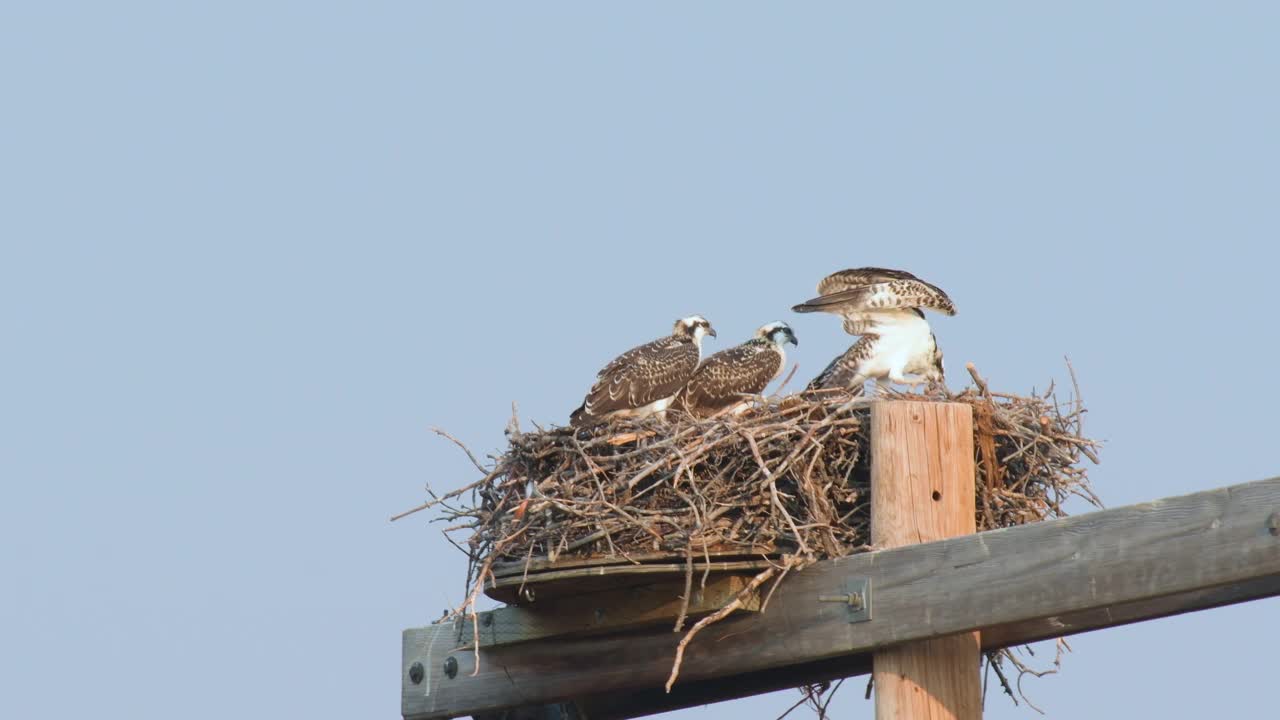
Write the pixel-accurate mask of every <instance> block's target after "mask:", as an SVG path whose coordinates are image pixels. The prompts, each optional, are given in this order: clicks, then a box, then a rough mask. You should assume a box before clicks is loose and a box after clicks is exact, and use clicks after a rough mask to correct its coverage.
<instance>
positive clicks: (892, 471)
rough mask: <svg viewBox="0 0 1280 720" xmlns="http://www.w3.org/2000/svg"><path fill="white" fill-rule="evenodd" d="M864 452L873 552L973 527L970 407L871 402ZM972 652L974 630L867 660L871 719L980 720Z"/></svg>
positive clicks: (977, 658) (975, 651)
mask: <svg viewBox="0 0 1280 720" xmlns="http://www.w3.org/2000/svg"><path fill="white" fill-rule="evenodd" d="M870 452H871V542H872V544H873V545H874V546H875V547H877V548H892V547H900V546H903V545H912V544H916V543H923V542H932V541H935V540H943V539H946V538H950V537H955V536H957V535H969V534H972V533H973V532H974V531H975V530H976V529H977V527H976V523H975V519H974V518H975V513H974V465H973V412H972V409H971V407H970V406H969V405H967V404H960V403H923V402H906V401H897V402H876V403H874V404H873V405H872V406H871V451H870ZM935 601H936V602H939V603H944V602H947V599H946V598H945V597H941V596H939V597H937V598H935ZM877 605H879V603H877ZM979 645H980V643H979V638H978V633H964V634H962V635H953V636H950V637H943V638H936V639H932V640H922V641H919V642H914V643H908V644H905V645H900V646H897V647H894V648H890V649H888V650H884V651H881V652H878V653H876V654H875V660H874V668H875V669H874V677H875V693H876V696H875V700H876V719H877V720H912V719H914V718H925V719H928V720H933V719H936V720H976V719H977V718H980V717H982V682H981V676H980V673H979V669H980V666H981V657H982V656H981V652H980V648H979Z"/></svg>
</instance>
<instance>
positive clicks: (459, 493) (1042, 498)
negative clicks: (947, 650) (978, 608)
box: [397, 366, 1101, 702]
mask: <svg viewBox="0 0 1280 720" xmlns="http://www.w3.org/2000/svg"><path fill="white" fill-rule="evenodd" d="M969 372H970V374H971V375H972V376H973V379H974V381H975V386H974V387H971V388H969V389H966V390H964V391H963V392H958V393H952V392H950V391H947V390H945V389H942V388H935V389H933V390H931V391H930V392H929V393H927V394H924V395H917V394H907V393H895V392H888V393H887V394H885V395H882V396H881V397H885V398H887V399H895V400H916V401H923V400H928V401H951V402H960V403H967V404H969V405H971V406H972V407H973V417H974V453H975V458H974V459H975V463H976V467H977V482H976V492H977V497H976V501H977V502H976V513H977V518H976V520H977V527H978V530H980V531H981V530H991V529H995V528H1002V527H1010V526H1013V525H1022V524H1025V523H1029V522H1036V521H1039V520H1044V519H1047V518H1054V517H1062V516H1064V515H1065V514H1066V513H1065V511H1064V510H1063V504H1064V503H1065V502H1066V500H1067V499H1068V498H1069V497H1070V496H1072V495H1076V496H1079V497H1082V498H1084V499H1085V500H1086V501H1088V502H1090V503H1092V504H1094V505H1100V504H1101V503H1100V502H1099V500H1098V498H1097V497H1096V496H1095V495H1094V493H1093V490H1092V489H1091V487H1090V484H1089V480H1088V476H1087V472H1086V469H1085V468H1084V467H1083V466H1082V463H1081V459H1082V458H1088V459H1089V460H1091V461H1092V462H1094V463H1097V462H1098V458H1097V455H1096V450H1097V443H1095V442H1094V441H1092V440H1089V439H1087V438H1086V437H1084V435H1083V432H1082V428H1083V422H1082V421H1083V417H1084V414H1085V409H1084V406H1083V403H1082V402H1081V401H1080V396H1079V389H1078V387H1076V388H1075V391H1074V393H1073V394H1072V399H1071V400H1069V401H1068V402H1066V403H1061V402H1059V401H1058V399H1057V396H1056V394H1055V392H1054V389H1053V387H1052V386H1050V388H1049V389H1048V390H1047V391H1045V392H1043V393H1039V394H1036V393H1032V394H1030V395H1027V396H1020V395H1012V394H1007V393H999V392H992V391H991V390H990V389H989V387H988V386H987V383H986V381H985V380H984V379H983V378H982V377H981V376H980V375H979V374H978V372H977V371H976V370H975V369H974V368H973V367H972V366H969ZM1072 381H1073V384H1074V376H1073V378H1072ZM869 430H870V402H869V401H868V400H867V399H866V398H854V397H853V396H851V395H848V394H846V393H824V394H820V395H813V394H801V395H791V396H787V397H783V398H777V397H772V398H768V399H766V398H759V399H758V402H757V404H756V406H755V407H754V408H753V409H752V410H750V411H748V412H747V413H746V414H743V415H741V416H737V417H718V418H710V419H703V420H699V419H695V418H691V417H688V416H683V415H681V416H676V417H674V418H668V421H667V422H662V421H657V420H649V421H631V422H622V423H612V424H609V425H603V426H599V427H596V428H590V429H576V428H554V429H551V430H543V429H542V428H538V429H537V431H536V432H521V431H520V429H519V423H518V421H517V420H516V418H514V417H513V418H512V422H511V424H510V425H509V426H508V429H507V439H508V446H507V449H506V452H504V453H503V454H502V455H500V456H497V457H494V458H493V460H494V464H493V465H492V466H491V467H484V466H483V465H481V463H480V462H479V461H477V460H476V458H475V457H474V455H472V454H471V452H470V451H469V450H467V449H466V448H465V446H463V450H465V451H466V452H467V454H468V456H470V457H471V459H472V462H473V463H475V465H476V467H477V468H478V469H479V470H480V471H481V472H482V473H483V474H484V475H483V477H482V478H481V479H480V480H478V481H476V482H474V483H472V484H470V485H467V486H466V487H463V488H459V489H458V490H455V491H453V492H451V493H449V494H448V495H445V496H442V497H435V496H434V495H433V499H432V500H431V501H430V502H428V503H425V504H424V505H422V506H420V507H418V508H415V509H413V510H410V511H409V512H415V511H417V510H421V509H425V508H428V507H435V506H439V507H441V508H443V510H444V512H443V517H442V518H441V519H445V520H448V521H450V524H451V526H450V527H448V528H446V531H445V533H446V537H449V538H450V541H451V542H453V543H454V545H455V546H457V547H458V548H459V549H461V550H462V551H463V552H465V553H466V554H467V556H468V557H469V559H470V563H469V567H468V573H467V576H468V577H467V600H466V601H465V602H464V603H463V605H462V606H461V607H459V608H457V609H456V610H454V611H453V613H451V614H448V615H447V616H448V617H459V616H462V615H470V616H471V617H472V618H473V620H474V618H475V613H476V600H477V599H478V597H479V595H480V593H481V591H482V590H483V589H484V587H485V584H486V581H487V580H489V579H491V578H492V577H493V572H492V571H493V567H494V564H495V563H503V564H505V563H510V562H521V561H523V562H524V563H526V565H525V567H526V569H527V568H528V565H527V563H528V562H529V561H530V560H534V559H536V560H542V559H544V558H545V559H547V560H551V561H555V560H557V559H559V560H565V559H570V558H573V559H579V558H599V557H601V556H605V557H608V558H616V559H617V562H618V563H619V564H626V563H629V562H636V561H638V559H640V556H644V557H643V559H645V560H652V559H654V557H655V553H656V554H657V556H658V557H662V556H667V555H669V556H671V557H672V558H678V559H681V560H684V561H686V564H687V567H688V568H689V570H688V572H687V574H688V575H689V576H690V577H689V578H686V588H687V587H688V583H689V581H690V578H691V576H692V567H693V566H692V560H693V559H694V558H698V559H702V558H704V557H705V558H706V559H708V560H710V558H711V556H712V555H713V554H714V555H716V556H718V557H725V556H735V555H736V556H742V557H747V556H754V557H756V558H760V557H764V558H766V559H768V560H770V562H771V565H770V566H769V567H767V568H766V569H765V570H764V571H763V572H760V573H759V574H757V575H756V577H755V578H754V579H753V580H752V583H751V587H750V588H748V589H749V590H754V589H755V588H757V587H759V586H760V585H761V584H762V583H764V582H765V581H768V580H773V583H774V585H773V586H774V587H776V584H777V583H778V582H781V580H782V579H783V577H785V575H786V574H787V573H788V572H789V571H791V570H793V569H798V568H802V567H804V566H805V565H808V564H810V563H812V562H815V561H817V560H821V559H826V558H834V557H840V556H844V555H848V554H850V553H855V552H862V551H866V550H870V549H871V547H870V542H871V539H870V538H871V535H870V525H871V518H870V477H869V475H870V472H869V471H870V462H869V460H870V458H869V457H868V452H867V449H868V447H869V439H868V433H869ZM437 432H440V434H441V435H444V436H445V437H449V436H448V435H447V434H446V433H444V432H442V431H437ZM450 439H451V440H452V439H453V438H451V437H450ZM454 442H457V441H456V440H454ZM458 445H459V446H462V444H461V443H458ZM468 493H469V501H463V502H459V498H463V497H464V496H467V495H468ZM404 514H408V513H404ZM401 516H403V515H401ZM401 516H397V517H401ZM459 534H461V535H463V537H461V538H458V537H457V536H458V535H459ZM455 538H457V539H455ZM508 567H509V566H508ZM744 592H745V591H744ZM687 595H688V593H687V592H686V597H687ZM769 595H770V596H771V595H772V590H770V592H769ZM741 599H742V597H741V596H740V597H739V598H738V599H737V600H735V601H734V602H732V603H729V605H727V606H726V607H724V608H722V609H721V611H719V612H716V613H714V614H712V615H711V616H708V617H706V618H704V619H703V620H701V621H699V622H698V623H696V624H695V625H694V626H693V627H692V628H691V629H690V630H689V631H688V633H687V634H686V636H685V638H684V639H683V641H682V642H681V643H680V645H679V648H678V650H677V654H676V658H675V663H674V666H673V669H672V674H671V678H670V679H669V681H668V690H670V686H671V683H673V682H674V681H675V679H676V676H677V675H678V671H679V666H680V658H681V656H682V655H683V650H684V648H685V646H686V645H687V644H688V642H689V641H690V640H691V639H692V637H693V635H695V634H696V633H697V632H698V631H699V630H700V629H701V628H702V627H704V626H705V625H706V624H708V623H710V622H715V621H716V620H718V619H720V618H722V617H724V616H726V615H728V614H729V613H730V612H732V610H733V609H734V607H735V606H737V604H738V602H739V601H741ZM686 603H687V599H686ZM767 603H768V597H766V599H765V605H767ZM761 609H762V610H764V608H763V607H762V608H761ZM684 619H685V617H684V613H683V612H682V613H681V617H680V619H679V620H677V623H676V629H677V630H679V629H680V628H681V626H682V624H683V622H684ZM476 648H477V650H476V651H477V652H478V638H477V639H476ZM1001 656H1003V657H1004V658H1007V659H1009V660H1011V661H1013V663H1014V668H1015V670H1017V671H1018V672H1019V674H1020V675H1021V674H1022V673H1026V672H1035V671H1032V670H1030V669H1028V668H1026V667H1025V666H1024V665H1022V664H1021V663H1020V662H1019V661H1018V660H1017V659H1016V658H1015V657H1014V656H1013V655H1011V654H1010V653H1009V652H1008V651H1001V652H1000V653H998V654H992V655H990V656H989V659H990V660H992V664H993V668H994V669H995V671H996V672H997V673H999V675H1000V681H1001V685H1002V686H1003V687H1004V688H1005V690H1006V691H1007V692H1009V694H1010V696H1012V695H1013V692H1012V691H1011V689H1010V687H1009V683H1008V682H1007V681H1006V679H1005V677H1004V675H1003V672H1001V669H1000V667H1001V662H1000V657H1001ZM1015 702H1016V700H1015Z"/></svg>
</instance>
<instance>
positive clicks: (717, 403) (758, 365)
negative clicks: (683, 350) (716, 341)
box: [681, 341, 782, 415]
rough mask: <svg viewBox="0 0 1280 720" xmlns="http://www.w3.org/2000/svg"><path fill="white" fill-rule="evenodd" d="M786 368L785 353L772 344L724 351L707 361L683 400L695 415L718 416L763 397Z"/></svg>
mask: <svg viewBox="0 0 1280 720" xmlns="http://www.w3.org/2000/svg"><path fill="white" fill-rule="evenodd" d="M781 369H782V354H781V353H779V352H778V351H777V349H776V348H775V347H774V346H773V343H772V342H769V341H751V342H747V343H744V344H742V345H738V346H736V347H732V348H729V349H728V350H722V351H720V352H718V353H716V354H715V355H712V356H711V357H709V358H707V359H706V362H704V363H702V365H700V366H699V367H698V371H697V372H695V373H694V374H693V378H692V379H690V380H689V384H688V385H686V386H685V389H684V393H683V394H682V396H681V400H682V402H683V405H684V407H685V409H686V410H688V411H689V412H691V413H693V414H695V415H714V414H715V413H716V412H717V411H719V410H723V409H724V408H727V407H729V406H730V405H733V404H735V403H737V402H739V401H740V400H742V399H743V395H744V394H753V395H756V394H759V393H761V392H763V391H764V389H765V387H766V386H768V385H769V381H771V380H773V379H774V378H775V377H777V375H778V371H779V370H781Z"/></svg>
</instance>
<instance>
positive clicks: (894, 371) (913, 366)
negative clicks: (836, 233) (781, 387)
mask: <svg viewBox="0 0 1280 720" xmlns="http://www.w3.org/2000/svg"><path fill="white" fill-rule="evenodd" d="M925 309H928V310H934V311H936V312H940V313H942V314H944V315H955V314H956V308H955V305H954V304H953V303H952V302H951V298H949V297H947V294H946V293H945V292H943V291H942V290H941V289H940V288H938V287H937V286H934V285H931V284H929V283H927V282H925V281H923V280H921V279H920V278H918V277H916V276H915V275H912V274H911V273H909V272H905V271H902V270H889V269H885V268H872V267H867V268H855V269H851V270H841V271H840V272H836V273H832V274H831V275H828V276H827V277H825V278H823V279H822V282H820V283H818V297H816V298H813V299H811V300H808V301H805V302H803V303H801V304H799V305H796V306H795V307H793V308H792V310H794V311H796V312H799V313H807V312H829V313H833V314H836V315H839V316H841V317H842V318H843V319H844V329H845V332H847V333H849V334H850V335H861V336H862V337H860V338H859V339H858V341H857V342H855V343H854V344H853V345H852V346H851V347H850V348H849V349H848V350H846V351H845V353H844V354H843V355H841V356H839V357H837V358H836V359H835V360H833V361H832V362H831V364H830V365H828V366H827V368H826V369H825V370H823V371H822V373H821V374H819V375H818V377H816V378H814V379H813V381H812V382H811V383H809V387H808V389H809V390H824V389H831V388H849V389H852V390H853V391H854V392H861V389H862V385H863V383H865V382H866V381H867V380H876V381H877V382H878V383H881V384H883V383H886V382H889V381H892V382H896V383H901V384H904V385H911V386H913V387H914V386H915V385H920V384H923V383H927V382H941V381H942V378H943V367H942V351H941V350H939V349H938V342H937V339H936V338H935V337H934V335H933V331H932V329H931V328H930V327H929V323H928V321H927V320H925V316H924V312H923V310H925Z"/></svg>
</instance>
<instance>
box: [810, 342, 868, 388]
mask: <svg viewBox="0 0 1280 720" xmlns="http://www.w3.org/2000/svg"><path fill="white" fill-rule="evenodd" d="M878 339H879V338H878V337H877V336H875V335H863V336H862V337H860V338H858V342H856V343H854V344H852V345H850V346H849V349H848V350H845V351H844V353H843V354H842V355H839V356H837V357H836V359H835V360H832V361H831V364H829V365H827V367H826V369H824V370H823V371H822V372H820V373H818V377H816V378H814V379H813V380H812V381H811V382H810V383H809V386H808V387H807V388H805V389H806V390H830V389H835V388H840V389H844V388H848V387H849V386H850V385H854V386H855V387H854V390H855V391H858V390H860V388H859V387H856V386H859V385H861V383H860V382H859V380H858V378H859V376H860V369H861V365H862V363H863V361H865V360H866V359H867V358H869V357H871V353H872V352H873V350H874V348H875V343H876V340H878ZM862 379H863V380H865V379H866V378H865V377H863V378H862Z"/></svg>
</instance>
